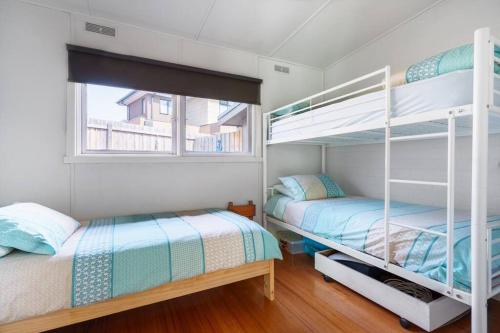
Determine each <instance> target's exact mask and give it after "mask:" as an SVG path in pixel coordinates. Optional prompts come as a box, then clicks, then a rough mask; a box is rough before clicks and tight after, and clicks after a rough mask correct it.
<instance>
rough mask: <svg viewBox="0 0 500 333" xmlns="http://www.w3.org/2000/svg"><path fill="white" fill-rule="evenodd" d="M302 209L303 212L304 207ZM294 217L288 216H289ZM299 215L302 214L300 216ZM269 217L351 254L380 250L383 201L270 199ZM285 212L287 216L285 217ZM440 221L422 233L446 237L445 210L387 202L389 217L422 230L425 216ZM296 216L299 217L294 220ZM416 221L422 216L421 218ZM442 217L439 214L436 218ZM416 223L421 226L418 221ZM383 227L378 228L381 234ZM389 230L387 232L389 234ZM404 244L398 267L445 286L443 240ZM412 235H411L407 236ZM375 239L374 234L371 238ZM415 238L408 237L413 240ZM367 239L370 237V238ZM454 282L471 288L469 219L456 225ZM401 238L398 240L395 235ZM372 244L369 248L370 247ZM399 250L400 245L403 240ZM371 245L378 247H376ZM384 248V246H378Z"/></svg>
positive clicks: (498, 232) (422, 237) (497, 234)
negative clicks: (407, 221)
mask: <svg viewBox="0 0 500 333" xmlns="http://www.w3.org/2000/svg"><path fill="white" fill-rule="evenodd" d="M304 206H305V208H304ZM292 210H293V211H294V213H291V211H292ZM302 210H303V211H302ZM265 211H266V213H267V214H269V215H271V216H274V217H276V218H278V219H280V220H284V221H285V222H286V219H283V217H287V216H295V217H296V218H301V220H298V221H297V220H294V224H296V225H300V227H301V228H302V229H303V230H305V231H308V232H311V233H313V234H315V235H317V236H320V237H323V238H327V239H330V240H333V241H335V242H338V243H340V244H342V245H346V246H349V247H351V248H353V249H356V250H359V251H364V252H367V253H370V251H368V250H367V246H368V245H370V246H372V247H373V246H375V247H376V246H378V247H379V248H380V246H383V232H382V231H381V230H383V222H384V201H383V200H376V199H368V198H362V197H348V198H342V199H327V200H316V201H310V202H307V203H300V204H299V203H298V202H296V201H293V200H290V198H287V197H285V196H282V195H275V196H272V197H271V198H270V199H269V201H268V202H267V204H266V207H265ZM287 211H288V212H287ZM439 211H442V213H443V214H442V215H443V216H444V219H443V220H442V221H441V220H438V221H437V223H435V225H430V224H428V225H427V226H424V228H428V229H431V230H435V231H440V232H446V229H447V228H446V214H445V212H446V210H444V209H443V208H438V207H431V206H425V205H416V204H408V203H403V202H391V210H390V216H391V218H403V217H404V218H406V217H408V218H411V219H413V220H415V221H421V222H422V223H423V224H424V225H425V223H426V222H425V214H427V213H430V214H432V213H434V212H435V213H441V212H439ZM297 216H298V217H297ZM419 216H422V217H421V219H419ZM440 216H441V215H440ZM498 220H500V216H490V217H489V218H488V222H489V223H493V222H495V221H498ZM419 223H420V222H419ZM381 228H382V229H381ZM392 228H393V227H391V230H392ZM407 232H409V233H408V234H406V235H404V237H410V238H409V239H406V238H405V239H404V240H405V241H407V242H406V243H407V244H406V243H404V246H403V248H398V251H402V252H400V253H403V257H404V258H403V259H402V261H401V262H400V265H401V266H403V267H405V268H406V269H408V270H410V271H413V272H418V273H422V274H424V275H426V276H428V277H430V278H432V279H435V280H438V281H441V282H445V281H446V271H447V269H446V238H444V237H438V236H435V235H431V234H428V233H424V232H420V233H417V232H415V231H407ZM411 233H413V234H411ZM372 234H373V235H372ZM415 234H416V236H412V235H415ZM370 235H372V238H371V239H370V237H369V236H370ZM454 235H455V243H454V282H455V286H456V287H458V288H461V289H463V290H469V289H470V219H466V220H461V221H456V222H455V225H454ZM397 237H401V235H399V236H397ZM492 238H493V239H498V238H500V228H497V229H495V230H494V231H493V235H492ZM369 241H370V242H371V243H370V244H369V243H368V242H369ZM397 241H398V242H399V245H398V246H401V244H402V243H401V240H400V239H398V240H397ZM374 242H378V245H377V244H374ZM380 243H382V245H380ZM492 253H493V256H496V255H498V254H500V243H497V244H494V246H493V248H492ZM499 270H500V260H496V261H494V262H493V263H492V271H493V272H497V271H499Z"/></svg>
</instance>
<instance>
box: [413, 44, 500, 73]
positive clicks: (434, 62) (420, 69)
mask: <svg viewBox="0 0 500 333" xmlns="http://www.w3.org/2000/svg"><path fill="white" fill-rule="evenodd" d="M494 52H495V56H496V57H500V47H496V46H495V51H494ZM473 67H474V44H467V45H462V46H459V47H456V48H454V49H451V50H447V51H444V52H441V53H439V54H436V55H434V56H432V57H430V58H427V59H425V60H423V61H421V62H418V63H416V64H414V65H411V66H410V67H409V68H408V69H407V70H406V82H407V83H411V82H414V81H419V80H425V79H429V78H431V77H435V76H438V75H443V74H446V73H450V72H455V71H459V70H465V69H472V68H473ZM494 71H495V73H497V74H500V65H499V64H496V63H495V66H494Z"/></svg>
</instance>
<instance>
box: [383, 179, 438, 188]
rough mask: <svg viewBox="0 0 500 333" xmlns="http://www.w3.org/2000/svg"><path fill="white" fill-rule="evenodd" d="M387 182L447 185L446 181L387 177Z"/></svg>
mask: <svg viewBox="0 0 500 333" xmlns="http://www.w3.org/2000/svg"><path fill="white" fill-rule="evenodd" d="M389 182H391V183H400V184H413V185H431V186H448V183H443V182H428V181H422V180H406V179H389Z"/></svg>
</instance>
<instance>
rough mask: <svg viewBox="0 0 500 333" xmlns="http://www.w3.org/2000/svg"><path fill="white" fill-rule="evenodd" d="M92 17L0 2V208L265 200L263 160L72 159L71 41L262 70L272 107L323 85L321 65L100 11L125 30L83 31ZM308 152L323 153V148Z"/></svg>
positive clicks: (121, 209) (73, 209) (89, 209)
mask: <svg viewBox="0 0 500 333" xmlns="http://www.w3.org/2000/svg"><path fill="white" fill-rule="evenodd" d="M85 19H87V18H86V17H83V16H79V15H73V14H69V13H66V12H62V11H58V10H53V9H47V8H43V7H40V6H34V5H30V4H26V3H22V2H19V1H14V0H4V1H1V2H0V50H2V52H1V53H0V206H2V205H6V204H9V203H12V202H15V201H35V202H39V203H42V204H45V205H47V206H49V207H52V208H55V209H58V210H60V211H62V212H65V213H70V214H71V215H73V216H74V217H75V218H78V219H88V218H92V217H98V216H106V215H115V214H132V213H141V212H153V211H167V210H182V209H193V208H203V207H224V206H225V205H226V204H227V202H228V201H234V202H245V201H246V200H254V202H257V203H259V204H260V200H261V187H260V183H261V174H262V173H261V172H262V170H261V163H260V162H254V163H251V162H250V163H155V164H71V165H70V164H64V163H63V158H64V155H65V145H66V134H65V117H66V79H67V54H66V49H65V44H66V43H73V44H78V45H83V46H88V47H94V48H100V49H104V50H108V51H113V52H120V53H125V54H131V55H137V56H142V57H149V58H154V59H158V60H164V61H170V62H176V63H182V64H187V65H193V66H199V67H205V68H209V69H214V70H220V71H225V72H230V73H235V74H242V75H249V76H254V77H260V78H262V79H263V80H264V84H263V86H262V107H263V110H265V111H268V110H269V109H270V108H273V107H277V106H279V105H280V104H284V103H288V102H291V101H293V100H295V99H298V98H301V97H304V96H306V95H308V94H310V93H312V92H315V91H319V90H321V89H322V88H323V72H322V71H321V70H318V69H314V68H310V67H305V66H300V65H296V64H290V63H280V62H277V61H275V60H273V59H268V58H262V57H259V56H257V55H255V54H251V53H247V52H242V51H237V50H232V49H228V48H223V47H216V46H213V45H208V44H204V43H199V42H196V41H192V40H187V39H184V38H180V37H176V36H172V35H167V34H163V33H158V32H154V31H149V30H144V29H140V28H137V27H132V26H127V25H123V24H118V23H116V22H106V21H103V20H99V19H96V18H92V22H95V23H108V24H111V25H112V26H114V27H117V29H118V30H117V38H116V39H111V38H108V37H104V36H100V35H96V34H91V33H87V32H84V31H83V29H82V27H83V22H84V21H85ZM274 63H279V64H282V65H287V66H289V67H290V71H291V74H290V75H289V76H286V75H285V74H282V73H277V72H274V71H273V65H274ZM279 149H287V147H282V148H279ZM303 150H306V151H310V152H312V154H318V158H319V152H318V150H317V149H316V148H314V147H303V148H302V151H303ZM300 153H301V151H297V150H296V149H295V150H293V154H292V155H290V156H291V159H292V160H293V161H296V162H297V161H301V162H303V161H304V159H303V158H302V157H301V156H302V155H300ZM280 163H287V168H288V169H289V168H290V166H291V164H290V163H289V162H287V161H286V160H283V161H280V160H277V161H276V162H275V163H273V165H275V167H276V168H280ZM318 163H319V162H318ZM297 167H298V169H299V170H300V169H301V165H297ZM312 168H313V169H318V170H319V166H318V165H313V167H312ZM288 169H287V170H288ZM259 209H260V207H259Z"/></svg>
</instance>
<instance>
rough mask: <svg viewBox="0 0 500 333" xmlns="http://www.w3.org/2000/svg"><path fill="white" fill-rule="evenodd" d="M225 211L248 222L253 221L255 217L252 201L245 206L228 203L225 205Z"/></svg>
mask: <svg viewBox="0 0 500 333" xmlns="http://www.w3.org/2000/svg"><path fill="white" fill-rule="evenodd" d="M227 210H229V211H231V212H234V213H236V214H239V215H242V216H245V217H246V218H248V219H250V220H253V217H254V216H255V205H254V203H253V201H252V200H250V201H249V202H248V204H247V205H234V204H233V203H232V202H230V203H229V204H228V205H227Z"/></svg>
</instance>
